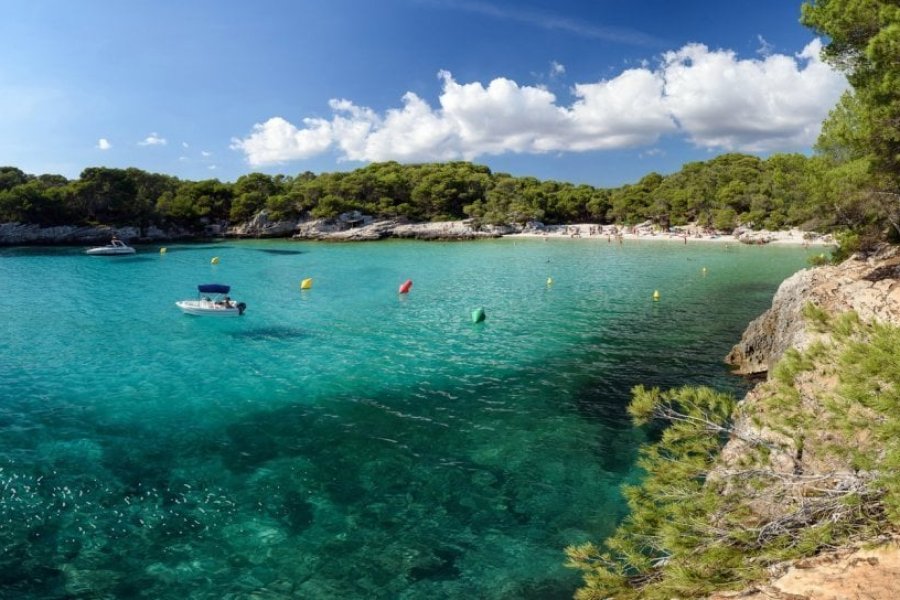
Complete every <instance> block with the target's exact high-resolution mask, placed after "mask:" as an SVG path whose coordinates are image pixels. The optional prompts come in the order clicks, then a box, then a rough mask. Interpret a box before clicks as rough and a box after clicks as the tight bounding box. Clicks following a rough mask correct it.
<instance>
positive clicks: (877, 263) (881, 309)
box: [725, 246, 900, 375]
mask: <svg viewBox="0 0 900 600" xmlns="http://www.w3.org/2000/svg"><path fill="white" fill-rule="evenodd" d="M807 303H812V304H815V305H816V306H818V307H820V308H822V309H824V310H827V311H829V312H832V313H841V312H846V311H849V310H852V311H855V312H856V313H857V314H858V315H859V317H860V318H861V319H862V320H863V321H880V322H885V323H892V324H900V249H898V248H896V247H893V246H888V247H885V248H884V249H882V250H881V251H880V252H878V253H876V254H875V255H873V256H870V257H867V258H861V257H854V258H851V259H850V260H847V261H845V262H844V263H842V264H840V265H835V266H825V267H818V268H815V269H806V270H803V271H800V272H799V273H796V274H795V275H794V276H792V277H790V278H788V279H786V280H785V281H784V283H782V284H781V287H779V288H778V291H777V292H776V294H775V297H774V299H773V300H772V308H770V309H769V310H767V311H766V312H765V313H763V315H762V316H760V317H759V318H758V319H756V320H755V321H753V322H752V323H750V325H749V326H748V327H747V329H746V331H745V332H744V335H743V337H742V338H741V341H740V343H739V344H737V345H736V346H735V347H734V348H733V349H732V350H731V352H730V353H729V354H728V357H727V358H726V359H725V361H726V362H727V363H728V364H730V365H733V366H734V367H735V372H736V373H737V374H739V375H763V374H765V373H767V372H768V371H769V370H770V369H771V367H772V365H774V364H775V363H776V362H778V360H779V359H780V358H781V357H782V356H783V355H784V352H785V351H786V350H787V349H788V348H797V349H804V348H806V347H808V346H809V344H810V342H811V341H812V340H813V339H815V336H814V335H812V334H811V332H810V331H809V329H808V328H807V327H806V326H805V324H804V320H803V307H804V306H806V304H807Z"/></svg>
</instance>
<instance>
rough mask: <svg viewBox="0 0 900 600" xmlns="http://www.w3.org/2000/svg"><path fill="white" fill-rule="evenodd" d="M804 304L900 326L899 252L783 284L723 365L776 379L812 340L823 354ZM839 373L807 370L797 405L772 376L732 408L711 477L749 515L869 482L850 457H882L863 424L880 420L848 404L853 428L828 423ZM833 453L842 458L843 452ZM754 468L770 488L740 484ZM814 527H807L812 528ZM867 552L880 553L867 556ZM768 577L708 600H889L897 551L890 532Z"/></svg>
mask: <svg viewBox="0 0 900 600" xmlns="http://www.w3.org/2000/svg"><path fill="white" fill-rule="evenodd" d="M808 305H814V306H815V307H816V308H817V309H818V310H821V311H822V314H828V315H832V316H837V315H841V314H844V313H847V312H848V311H853V312H855V313H856V314H857V315H858V317H859V319H860V321H862V322H863V323H880V324H887V325H892V326H900V248H898V247H890V246H885V247H883V248H882V249H881V250H880V251H879V252H877V253H875V254H874V255H872V256H868V257H863V256H856V257H853V258H851V259H849V260H847V261H845V262H843V263H841V264H840V265H833V266H823V267H816V268H813V269H806V270H803V271H800V272H798V273H796V274H795V275H793V276H792V277H790V278H788V279H787V280H785V281H784V282H783V283H782V285H781V286H780V287H779V289H778V292H777V293H776V294H775V297H774V298H773V301H772V307H771V308H770V309H769V310H768V311H766V312H765V313H764V314H763V315H762V316H760V317H759V318H757V319H756V320H754V321H753V322H751V323H750V325H749V326H748V327H747V329H746V331H745V332H744V334H743V337H742V339H741V341H740V342H739V343H738V344H737V345H735V347H734V348H733V349H732V351H731V353H730V354H729V355H728V357H727V359H726V362H728V363H730V364H731V365H733V366H734V367H735V368H736V372H737V373H739V374H743V375H754V376H760V377H762V376H767V375H769V374H770V373H773V372H774V371H773V368H774V367H775V365H776V364H777V363H778V362H779V360H780V359H781V358H782V357H784V356H785V354H786V353H788V351H789V350H791V349H793V350H797V351H803V350H807V349H811V348H813V347H814V344H816V343H817V342H822V343H823V344H825V345H826V347H827V344H828V343H829V342H830V341H831V339H832V338H831V335H832V334H831V333H829V331H828V330H827V329H821V328H819V327H817V326H816V325H815V323H811V322H809V321H808V319H807V317H806V316H805V314H804V313H805V310H806V307H807V306H808ZM820 347H823V346H821V345H820ZM795 360H796V359H795ZM839 368H840V367H839V366H838V365H836V364H834V361H833V359H831V362H829V359H825V360H824V361H823V362H822V363H821V364H818V363H813V364H812V365H808V366H807V370H805V371H804V372H803V373H802V374H800V375H798V376H796V378H795V379H794V382H793V384H792V390H793V391H792V392H791V394H794V396H793V397H794V400H793V401H792V402H789V403H788V404H784V400H779V398H783V397H784V396H783V394H784V393H785V392H784V390H785V387H784V386H785V383H784V376H783V373H782V375H781V377H779V376H778V375H777V374H776V375H775V376H768V377H767V379H766V380H765V381H762V382H760V383H758V384H757V385H756V386H755V387H754V388H753V389H752V390H751V391H750V392H749V393H748V394H747V395H746V397H745V398H744V399H743V400H742V401H741V402H740V403H739V404H738V407H737V410H736V414H735V420H734V425H733V432H732V434H731V436H730V438H729V441H728V442H727V443H726V444H725V446H724V447H723V449H722V451H721V454H720V456H719V458H718V460H717V463H716V466H715V468H714V469H713V471H711V472H710V473H709V475H708V478H709V479H710V480H720V481H728V482H730V483H729V484H728V487H729V489H731V491H737V492H738V493H739V495H741V496H742V497H744V498H745V500H744V509H745V510H747V511H749V513H748V514H751V515H754V516H756V517H758V518H761V519H764V520H765V521H768V522H779V521H781V520H784V519H789V518H791V515H792V514H794V513H793V512H792V511H796V510H797V507H798V506H800V507H802V506H804V505H805V503H807V502H810V501H811V498H814V497H815V496H816V493H811V494H809V495H807V492H806V491H805V489H806V487H807V486H813V487H815V486H820V487H827V486H828V485H832V486H834V487H835V488H836V489H844V488H846V489H855V488H854V487H853V486H859V485H860V484H861V483H864V482H865V481H869V480H870V479H871V477H873V476H874V474H872V473H867V472H863V471H859V470H858V469H856V468H855V467H854V465H853V463H852V461H851V456H852V452H851V450H852V449H854V448H855V449H856V450H857V451H859V452H863V453H867V454H870V455H877V454H878V453H879V452H882V451H883V450H881V449H880V448H878V447H877V445H876V446H872V443H873V442H872V440H873V433H872V431H870V430H869V428H868V427H867V426H866V425H865V423H875V422H877V421H878V419H879V416H878V415H877V414H875V413H872V414H869V412H870V411H869V409H868V408H865V407H862V406H854V409H853V410H855V411H857V413H858V414H859V420H858V424H857V426H856V427H855V428H851V429H847V428H846V427H844V428H843V429H842V428H841V427H836V426H834V425H832V424H831V423H832V421H831V420H830V419H832V420H833V418H834V417H833V414H834V413H833V412H832V411H833V410H834V409H833V408H832V407H831V406H830V405H829V403H830V402H833V398H834V394H835V393H836V391H837V389H838V386H839V382H840V372H839V371H837V369H839ZM802 423H806V425H802ZM759 445H764V446H765V447H766V448H768V453H767V456H768V458H767V459H766V463H765V464H759V465H756V466H755V467H754V466H753V465H755V463H753V459H750V457H753V456H754V455H755V453H754V450H755V448H757V447H759ZM835 448H844V449H846V450H847V452H846V453H844V454H842V453H841V452H836V451H835ZM748 464H749V465H750V466H748ZM751 468H762V469H765V470H768V471H769V472H770V473H772V474H773V475H772V476H771V479H770V483H769V484H768V485H767V486H764V487H762V488H753V489H751V488H747V489H744V488H743V487H741V486H742V485H747V484H746V483H742V482H741V480H740V477H738V476H736V475H735V474H737V473H746V472H747V470H748V469H751ZM785 482H788V483H785ZM809 482H815V483H809ZM814 525H815V522H810V523H809V525H808V526H814ZM863 546H876V548H875V549H874V550H870V551H866V552H863V551H861V548H862V547H863ZM769 573H770V574H771V579H770V580H769V581H767V582H762V583H760V584H758V585H756V586H754V587H752V588H751V589H747V590H744V591H741V592H733V593H725V594H717V595H714V596H713V597H712V598H714V599H716V600H722V599H724V598H791V599H795V600H806V599H810V600H811V599H813V598H851V597H853V598H855V597H866V598H872V599H875V600H889V599H892V598H894V597H895V594H894V592H895V590H896V578H897V576H898V573H900V546H898V541H897V538H896V537H894V536H891V535H889V536H887V538H885V539H880V538H879V539H863V540H856V541H855V542H854V543H852V544H849V545H847V546H845V547H837V548H835V547H834V546H832V547H831V548H830V550H829V551H827V552H824V553H822V554H821V555H819V556H817V557H813V558H810V559H801V560H795V561H788V562H786V563H783V564H779V565H774V566H773V567H771V568H770V569H769ZM861 590H865V593H862V592H861Z"/></svg>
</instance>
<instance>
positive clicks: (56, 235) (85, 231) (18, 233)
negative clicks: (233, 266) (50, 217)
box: [0, 223, 189, 246]
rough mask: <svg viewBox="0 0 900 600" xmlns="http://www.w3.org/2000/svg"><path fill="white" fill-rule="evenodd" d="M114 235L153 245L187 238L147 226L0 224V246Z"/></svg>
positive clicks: (69, 241) (104, 238) (81, 241)
mask: <svg viewBox="0 0 900 600" xmlns="http://www.w3.org/2000/svg"><path fill="white" fill-rule="evenodd" d="M113 235H115V236H117V237H118V238H120V239H122V240H124V241H126V242H134V241H138V242H154V241H162V240H171V239H182V238H187V237H189V235H188V234H187V233H186V232H184V231H181V230H174V229H173V230H169V231H163V230H162V229H158V228H156V227H147V228H145V229H144V230H143V231H142V230H141V229H140V228H138V227H109V226H107V225H97V226H76V225H60V226H57V227H41V226H40V225H31V224H26V223H0V246H25V245H30V244H35V245H54V244H73V245H78V244H105V243H106V242H108V241H109V240H110V238H111V237H112V236H113Z"/></svg>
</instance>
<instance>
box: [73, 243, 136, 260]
mask: <svg viewBox="0 0 900 600" xmlns="http://www.w3.org/2000/svg"><path fill="white" fill-rule="evenodd" d="M134 252H135V250H134V248H132V247H131V246H129V245H128V244H126V243H125V242H123V241H122V240H119V239H113V240H111V241H110V242H109V243H108V244H107V245H105V246H97V247H95V248H88V249H87V250H85V254H90V255H91V256H120V255H123V254H134Z"/></svg>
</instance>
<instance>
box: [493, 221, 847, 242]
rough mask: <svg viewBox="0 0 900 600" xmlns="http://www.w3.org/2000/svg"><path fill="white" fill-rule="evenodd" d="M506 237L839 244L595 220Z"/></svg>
mask: <svg viewBox="0 0 900 600" xmlns="http://www.w3.org/2000/svg"><path fill="white" fill-rule="evenodd" d="M503 237H509V238H519V237H529V238H548V239H549V238H553V239H593V240H597V241H605V242H606V243H610V244H614V243H622V242H626V241H667V242H677V243H680V244H693V243H698V242H702V243H726V244H749V245H775V246H782V245H792V246H833V245H837V242H836V241H835V239H834V237H833V236H832V235H830V234H827V235H822V234H818V233H814V232H810V231H801V230H800V229H787V230H782V231H767V230H759V231H755V230H749V229H743V228H738V229H736V230H735V231H734V233H727V234H726V233H720V232H709V231H702V230H701V229H700V228H697V227H686V228H673V229H672V230H671V231H667V232H663V231H659V230H657V229H654V228H653V227H651V226H646V225H639V226H636V227H626V226H616V225H597V224H595V223H578V224H574V225H548V226H544V227H543V228H526V229H525V230H524V231H522V232H521V233H513V234H507V235H504V236H503Z"/></svg>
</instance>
